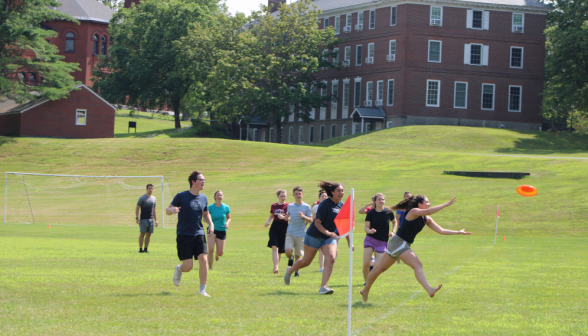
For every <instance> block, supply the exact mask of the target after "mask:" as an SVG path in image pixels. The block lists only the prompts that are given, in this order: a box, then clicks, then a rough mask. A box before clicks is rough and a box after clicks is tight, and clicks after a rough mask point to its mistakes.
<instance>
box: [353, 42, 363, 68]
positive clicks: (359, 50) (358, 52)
mask: <svg viewBox="0 0 588 336" xmlns="http://www.w3.org/2000/svg"><path fill="white" fill-rule="evenodd" d="M362 49H363V47H362V46H361V45H358V46H357V48H356V52H355V65H361V57H362Z"/></svg>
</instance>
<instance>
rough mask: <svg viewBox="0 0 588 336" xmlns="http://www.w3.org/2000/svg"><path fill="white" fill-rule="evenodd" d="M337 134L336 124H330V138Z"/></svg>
mask: <svg viewBox="0 0 588 336" xmlns="http://www.w3.org/2000/svg"><path fill="white" fill-rule="evenodd" d="M336 136H337V125H335V124H332V125H331V139H333V138H335V137H336Z"/></svg>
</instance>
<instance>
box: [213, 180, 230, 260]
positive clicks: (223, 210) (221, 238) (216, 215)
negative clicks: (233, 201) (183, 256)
mask: <svg viewBox="0 0 588 336" xmlns="http://www.w3.org/2000/svg"><path fill="white" fill-rule="evenodd" d="M223 198H224V195H223V192H222V190H217V191H216V192H215V193H214V204H212V205H211V206H209V207H208V212H210V217H211V218H212V222H213V223H214V229H215V230H214V233H210V227H208V244H209V246H208V254H210V258H209V259H208V268H209V269H212V263H213V260H216V261H218V259H219V258H220V257H222V255H223V253H224V252H225V241H226V240H227V230H228V229H229V224H230V223H231V208H229V206H228V205H226V204H225V203H223ZM215 245H216V255H215V254H214V247H215ZM213 256H214V258H213Z"/></svg>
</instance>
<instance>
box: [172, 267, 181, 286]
mask: <svg viewBox="0 0 588 336" xmlns="http://www.w3.org/2000/svg"><path fill="white" fill-rule="evenodd" d="M180 282H182V271H180V265H178V266H176V271H175V272H174V285H176V286H179V285H180Z"/></svg>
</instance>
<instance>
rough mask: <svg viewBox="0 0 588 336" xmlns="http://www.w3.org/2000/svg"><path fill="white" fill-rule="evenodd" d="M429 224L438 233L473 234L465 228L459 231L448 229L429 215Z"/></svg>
mask: <svg viewBox="0 0 588 336" xmlns="http://www.w3.org/2000/svg"><path fill="white" fill-rule="evenodd" d="M427 226H428V227H430V228H431V230H433V231H435V232H437V233H438V234H442V235H471V234H472V233H471V232H466V231H465V229H461V230H459V231H453V230H447V229H444V228H442V227H441V226H439V224H437V223H435V221H434V220H433V218H431V217H427Z"/></svg>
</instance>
